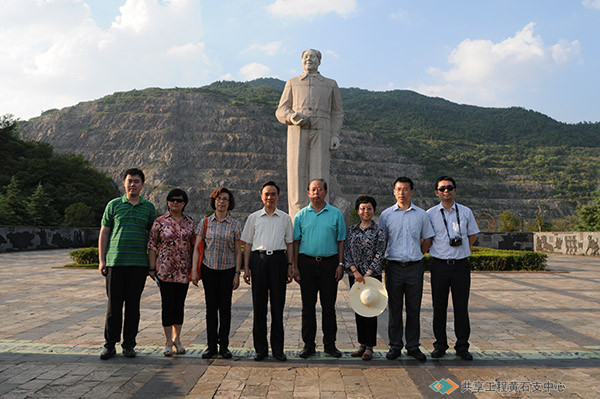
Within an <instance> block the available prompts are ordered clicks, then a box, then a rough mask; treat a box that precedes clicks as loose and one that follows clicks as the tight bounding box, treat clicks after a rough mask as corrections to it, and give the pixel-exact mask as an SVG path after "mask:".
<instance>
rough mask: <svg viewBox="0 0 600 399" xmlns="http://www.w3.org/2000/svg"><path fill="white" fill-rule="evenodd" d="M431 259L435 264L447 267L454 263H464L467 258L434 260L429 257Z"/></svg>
mask: <svg viewBox="0 0 600 399" xmlns="http://www.w3.org/2000/svg"><path fill="white" fill-rule="evenodd" d="M431 259H433V260H435V261H436V262H440V263H445V264H447V265H454V264H456V263H460V262H464V261H466V260H467V258H462V259H440V258H434V257H431Z"/></svg>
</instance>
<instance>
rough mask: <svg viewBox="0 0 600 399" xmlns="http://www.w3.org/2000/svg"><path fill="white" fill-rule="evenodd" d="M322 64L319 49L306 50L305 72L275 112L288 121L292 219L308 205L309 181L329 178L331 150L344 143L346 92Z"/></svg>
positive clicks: (291, 84)
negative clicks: (323, 71)
mask: <svg viewBox="0 0 600 399" xmlns="http://www.w3.org/2000/svg"><path fill="white" fill-rule="evenodd" d="M320 64H321V52H320V51H319V50H313V49H310V50H305V51H303V52H302V67H303V68H304V73H303V74H302V75H300V76H296V77H295V78H291V79H290V80H288V81H287V82H286V84H285V88H284V89H283V93H282V94H281V100H280V101H279V107H277V112H276V113H275V116H277V120H279V122H281V123H284V124H286V125H288V135H287V179H288V206H289V214H290V216H291V217H292V220H294V216H295V215H296V213H297V212H298V211H299V210H300V209H302V208H304V207H305V206H306V205H308V197H307V195H306V190H307V187H308V183H309V182H310V181H311V180H313V179H325V181H327V182H329V163H330V154H329V152H330V150H334V149H337V148H338V147H339V145H340V139H339V133H340V129H341V128H342V122H343V120H344V110H343V107H342V96H341V95H340V89H339V88H338V85H337V83H336V81H335V80H333V79H327V78H325V77H323V76H322V75H321V74H320V73H319V71H318V69H319V65H320Z"/></svg>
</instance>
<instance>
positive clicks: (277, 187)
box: [260, 180, 279, 195]
mask: <svg viewBox="0 0 600 399" xmlns="http://www.w3.org/2000/svg"><path fill="white" fill-rule="evenodd" d="M267 186H273V187H275V188H276V189H277V195H279V186H278V185H277V184H275V182H274V181H273V180H269V181H268V182H266V183H265V184H263V185H262V187H261V188H260V194H261V195H262V192H263V189H264V188H265V187H267Z"/></svg>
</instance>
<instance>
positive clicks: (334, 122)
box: [331, 81, 344, 137]
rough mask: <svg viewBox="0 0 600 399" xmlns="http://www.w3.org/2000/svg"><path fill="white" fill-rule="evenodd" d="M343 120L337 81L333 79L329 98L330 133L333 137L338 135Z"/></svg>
mask: <svg viewBox="0 0 600 399" xmlns="http://www.w3.org/2000/svg"><path fill="white" fill-rule="evenodd" d="M343 122H344V107H343V105H342V95H341V94H340V89H339V87H338V85H337V82H335V81H334V85H333V96H332V99H331V135H332V136H334V137H339V136H340V130H342V123H343Z"/></svg>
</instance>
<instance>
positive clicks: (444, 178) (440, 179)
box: [434, 176, 456, 191]
mask: <svg viewBox="0 0 600 399" xmlns="http://www.w3.org/2000/svg"><path fill="white" fill-rule="evenodd" d="M442 180H448V181H451V182H452V185H453V186H454V188H456V182H455V181H454V179H453V178H451V177H450V176H440V177H438V178H437V179H436V180H435V186H434V189H435V191H437V189H438V184H439V182H441V181H442Z"/></svg>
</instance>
